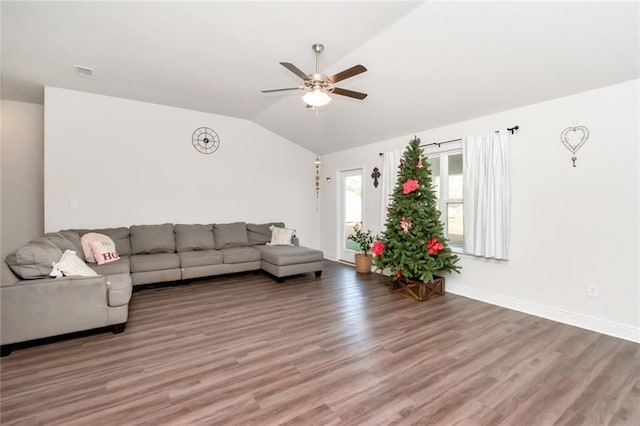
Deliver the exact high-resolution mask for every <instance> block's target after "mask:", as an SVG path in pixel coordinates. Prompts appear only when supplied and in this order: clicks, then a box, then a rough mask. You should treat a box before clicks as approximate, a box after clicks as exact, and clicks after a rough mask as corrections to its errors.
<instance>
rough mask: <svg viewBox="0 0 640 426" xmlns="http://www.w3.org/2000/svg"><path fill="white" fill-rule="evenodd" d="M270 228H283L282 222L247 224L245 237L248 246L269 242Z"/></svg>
mask: <svg viewBox="0 0 640 426" xmlns="http://www.w3.org/2000/svg"><path fill="white" fill-rule="evenodd" d="M270 226H277V227H278V228H284V223H283V222H270V223H260V224H257V223H247V235H248V237H249V244H251V245H255V244H266V243H268V242H270V241H271V229H269V227H270Z"/></svg>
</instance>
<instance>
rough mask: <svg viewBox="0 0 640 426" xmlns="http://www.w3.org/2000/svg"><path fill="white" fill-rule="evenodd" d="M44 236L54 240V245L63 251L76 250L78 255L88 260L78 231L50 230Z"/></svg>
mask: <svg viewBox="0 0 640 426" xmlns="http://www.w3.org/2000/svg"><path fill="white" fill-rule="evenodd" d="M44 238H45V239H47V240H49V241H50V242H52V243H53V245H54V246H56V247H58V248H59V249H60V250H61V251H62V252H63V253H64V251H65V250H72V251H75V252H76V256H78V257H79V258H80V259H81V260H82V261H83V262H84V261H85V260H86V259H85V257H84V252H83V251H82V245H81V244H80V235H79V234H78V233H77V232H71V231H61V232H49V233H47V234H44ZM76 243H77V245H76Z"/></svg>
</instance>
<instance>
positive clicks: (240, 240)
mask: <svg viewBox="0 0 640 426" xmlns="http://www.w3.org/2000/svg"><path fill="white" fill-rule="evenodd" d="M213 235H214V237H215V240H216V248H217V249H218V250H220V249H223V248H229V247H246V246H248V245H249V237H248V236H247V224H246V223H245V222H235V223H223V224H215V225H213Z"/></svg>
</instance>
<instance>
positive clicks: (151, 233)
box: [120, 223, 176, 255]
mask: <svg viewBox="0 0 640 426" xmlns="http://www.w3.org/2000/svg"><path fill="white" fill-rule="evenodd" d="M129 232H130V233H131V251H132V253H133V254H151V253H174V252H175V251H176V240H175V236H174V234H173V224H172V223H164V224H162V225H133V226H132V227H131V228H129ZM120 254H121V255H122V253H120Z"/></svg>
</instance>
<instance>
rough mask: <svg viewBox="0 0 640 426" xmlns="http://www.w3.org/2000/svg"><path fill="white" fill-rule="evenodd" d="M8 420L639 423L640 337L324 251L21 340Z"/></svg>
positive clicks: (3, 399) (4, 373)
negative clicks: (319, 268) (296, 263)
mask: <svg viewBox="0 0 640 426" xmlns="http://www.w3.org/2000/svg"><path fill="white" fill-rule="evenodd" d="M0 379H1V383H0V411H1V413H0V423H2V424H3V425H11V424H36V425H38V424H42V425H44V424H46V425H53V424H65V425H68V424H83V425H86V424H146V425H158V424H224V425H228V424H238V425H248V424H255V425H270V424H291V425H293V424H303V425H307V424H312V425H315V424H330V425H338V424H340V425H341V424H367V425H368V424H401V425H402V424H441V425H456V424H459V425H497V424H503V425H519V424H533V425H547V424H549V425H552V424H559V425H560V424H562V425H576V424H583V425H599V424H602V425H606V424H611V425H626V424H629V425H632V424H633V425H637V424H640V408H639V406H640V345H638V344H635V343H632V342H627V341H623V340H620V339H616V338H613V337H609V336H604V335H601V334H598V333H593V332H590V331H586V330H582V329H578V328H575V327H570V326H567V325H564V324H559V323H555V322H552V321H548V320H545V319H542V318H537V317H533V316H530V315H526V314H523V313H519V312H515V311H511V310H508V309H504V308H500V307H497V306H492V305H488V304H485V303H482V302H478V301H475V300H471V299H467V298H464V297H460V296H455V295H450V294H448V295H446V296H444V297H441V298H437V299H433V300H431V301H429V302H425V303H417V302H415V301H413V300H411V299H407V298H403V297H400V296H398V295H393V294H390V293H389V291H388V290H387V288H386V287H385V285H384V278H383V277H381V276H379V275H377V274H368V275H363V274H356V273H355V271H354V270H353V268H352V267H350V266H346V265H343V264H339V263H335V262H329V261H327V262H325V271H324V273H323V276H322V278H319V279H316V278H315V277H314V276H313V275H312V274H309V275H304V276H298V277H295V278H292V279H288V280H286V281H285V282H284V283H282V284H279V283H277V282H275V281H274V280H273V279H272V278H270V277H268V276H266V275H263V274H257V275H254V274H237V275H230V276H225V277H216V278H212V279H208V280H198V281H194V282H192V283H190V284H189V285H179V286H157V287H156V288H146V289H143V290H140V291H136V292H135V293H134V295H133V299H132V302H131V304H130V318H129V323H128V325H127V329H126V330H125V332H124V333H122V334H119V335H113V334H111V333H109V332H98V331H94V332H88V333H78V334H76V335H73V336H66V337H62V338H58V339H53V340H48V341H46V342H36V343H30V344H26V345H21V346H20V347H18V349H16V350H15V351H14V353H13V354H12V355H11V356H9V357H6V358H3V359H2V360H1V361H0Z"/></svg>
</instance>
